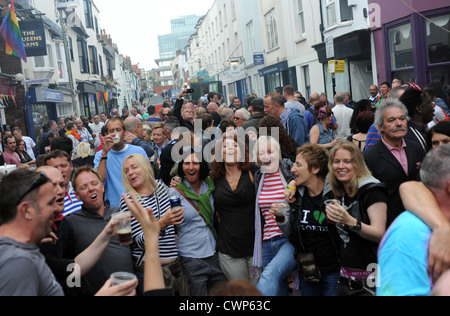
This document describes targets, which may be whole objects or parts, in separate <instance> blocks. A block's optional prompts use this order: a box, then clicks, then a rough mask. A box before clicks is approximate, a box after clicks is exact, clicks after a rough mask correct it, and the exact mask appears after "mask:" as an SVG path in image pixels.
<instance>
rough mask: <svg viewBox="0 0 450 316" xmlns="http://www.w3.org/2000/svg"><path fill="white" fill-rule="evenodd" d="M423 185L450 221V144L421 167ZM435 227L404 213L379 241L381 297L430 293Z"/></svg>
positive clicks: (436, 151)
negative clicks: (432, 227) (431, 241)
mask: <svg viewBox="0 0 450 316" xmlns="http://www.w3.org/2000/svg"><path fill="white" fill-rule="evenodd" d="M420 175H421V179H422V182H423V184H424V185H425V186H426V187H427V188H428V189H429V190H430V191H431V192H432V193H433V195H434V197H435V198H436V201H437V203H438V205H439V207H440V209H441V211H442V213H443V214H444V216H445V217H446V218H447V219H449V220H450V145H446V146H441V147H438V148H436V149H435V150H433V151H431V152H430V153H429V154H428V155H427V157H426V158H425V160H424V161H423V163H422V166H421V172H420ZM431 235H432V229H431V228H430V227H429V226H428V225H427V224H425V223H424V222H423V221H422V220H421V219H420V218H418V217H417V216H415V215H413V214H412V213H410V212H404V213H403V214H401V215H400V216H399V217H398V218H397V219H396V220H395V222H394V223H393V224H392V226H391V227H390V229H389V230H388V232H387V233H386V236H385V238H384V240H383V241H382V242H381V244H380V249H379V254H378V265H379V268H378V284H379V285H380V287H378V289H377V295H378V296H406V295H412V296H424V295H431V292H432V290H433V282H432V280H431V276H430V275H429V273H428V254H429V247H430V238H431Z"/></svg>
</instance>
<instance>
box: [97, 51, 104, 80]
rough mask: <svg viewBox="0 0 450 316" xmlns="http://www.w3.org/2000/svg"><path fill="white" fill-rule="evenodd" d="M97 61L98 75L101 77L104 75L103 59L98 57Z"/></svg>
mask: <svg viewBox="0 0 450 316" xmlns="http://www.w3.org/2000/svg"><path fill="white" fill-rule="evenodd" d="M98 61H99V63H100V75H101V76H102V77H103V76H104V75H105V73H104V71H103V59H102V56H101V55H98Z"/></svg>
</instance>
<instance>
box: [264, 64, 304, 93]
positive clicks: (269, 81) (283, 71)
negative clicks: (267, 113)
mask: <svg viewBox="0 0 450 316" xmlns="http://www.w3.org/2000/svg"><path fill="white" fill-rule="evenodd" d="M258 72H259V76H260V77H262V78H264V87H265V93H266V94H268V93H271V92H274V91H276V90H277V88H284V87H285V86H287V85H291V86H293V87H294V89H297V71H296V69H295V67H289V64H288V62H287V61H283V62H280V63H277V64H274V65H272V66H269V67H266V68H263V69H261V70H259V71H258Z"/></svg>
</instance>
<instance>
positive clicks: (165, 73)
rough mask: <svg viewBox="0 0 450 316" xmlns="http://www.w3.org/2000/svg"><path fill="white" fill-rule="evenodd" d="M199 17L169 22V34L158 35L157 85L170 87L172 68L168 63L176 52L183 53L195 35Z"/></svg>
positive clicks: (187, 17) (194, 16)
mask: <svg viewBox="0 0 450 316" xmlns="http://www.w3.org/2000/svg"><path fill="white" fill-rule="evenodd" d="M199 19H200V16H197V15H187V16H182V17H179V18H177V19H174V20H171V21H170V26H171V33H170V34H165V35H158V45H159V59H157V60H155V62H156V64H157V65H158V70H157V72H158V74H159V80H158V81H159V83H160V85H161V86H172V85H173V78H172V68H171V66H170V63H171V61H172V59H173V58H175V57H176V53H177V51H179V50H181V51H183V50H184V48H185V47H186V45H187V43H188V41H189V38H190V37H191V35H192V34H193V33H195V27H196V26H197V22H198V20H199Z"/></svg>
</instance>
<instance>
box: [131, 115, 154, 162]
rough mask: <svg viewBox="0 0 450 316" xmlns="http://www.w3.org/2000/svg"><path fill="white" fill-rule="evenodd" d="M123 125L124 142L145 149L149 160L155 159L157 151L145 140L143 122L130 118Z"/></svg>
mask: <svg viewBox="0 0 450 316" xmlns="http://www.w3.org/2000/svg"><path fill="white" fill-rule="evenodd" d="M123 125H124V128H125V135H124V141H125V142H126V143H128V144H131V145H134V146H139V147H141V148H142V149H144V150H145V153H146V154H147V156H148V158H151V157H153V155H154V154H155V150H154V149H153V147H152V146H151V145H150V144H149V143H147V142H146V141H145V140H144V127H143V124H142V121H141V120H139V119H138V118H135V117H129V118H127V119H126V120H125V121H124V122H123Z"/></svg>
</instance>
